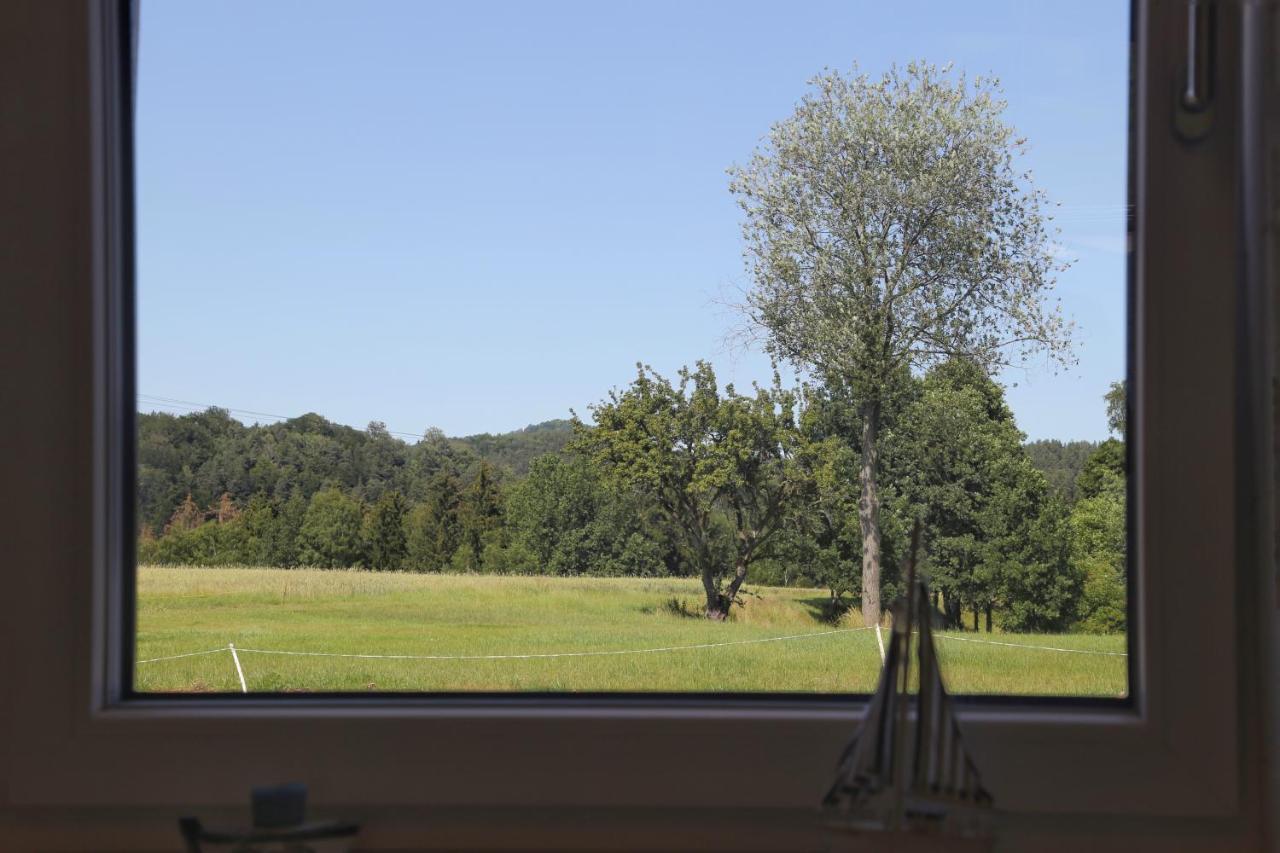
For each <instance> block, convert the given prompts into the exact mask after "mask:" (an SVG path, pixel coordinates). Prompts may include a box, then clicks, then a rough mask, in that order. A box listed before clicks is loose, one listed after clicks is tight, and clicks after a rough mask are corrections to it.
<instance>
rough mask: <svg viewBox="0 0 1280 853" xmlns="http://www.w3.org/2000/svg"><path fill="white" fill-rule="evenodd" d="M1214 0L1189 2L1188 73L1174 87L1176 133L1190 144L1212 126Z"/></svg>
mask: <svg viewBox="0 0 1280 853" xmlns="http://www.w3.org/2000/svg"><path fill="white" fill-rule="evenodd" d="M1214 5H1215V4H1214V0H1187V45H1186V48H1187V56H1186V65H1185V66H1184V69H1185V72H1184V74H1183V76H1181V77H1180V78H1179V79H1178V80H1177V83H1176V85H1175V97H1174V108H1173V126H1174V131H1175V132H1176V133H1177V134H1178V136H1180V137H1181V138H1182V139H1183V140H1185V141H1187V142H1196V141H1198V140H1201V139H1203V138H1204V137H1206V136H1208V135H1209V131H1210V130H1211V129H1212V127H1213V74H1214V61H1213V60H1214V56H1213V50H1214V24H1215V21H1214V11H1215V9H1214Z"/></svg>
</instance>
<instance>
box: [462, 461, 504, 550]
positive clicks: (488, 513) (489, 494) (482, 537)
mask: <svg viewBox="0 0 1280 853" xmlns="http://www.w3.org/2000/svg"><path fill="white" fill-rule="evenodd" d="M502 510H503V495H502V490H501V488H500V487H499V485H498V481H497V479H496V477H495V474H494V470H493V466H491V465H490V464H489V463H488V462H481V463H480V466H479V468H478V470H477V471H476V476H475V479H474V480H472V481H471V484H470V485H469V486H467V488H466V489H465V490H463V492H462V495H461V497H460V499H459V502H458V537H459V545H460V546H465V549H464V548H463V547H459V548H458V550H457V551H455V553H454V557H455V559H454V561H453V563H454V568H455V569H457V570H458V571H464V572H475V571H479V570H480V569H481V568H482V566H483V564H484V552H485V548H486V546H487V544H488V542H489V541H490V537H491V534H492V533H494V532H495V531H497V530H498V528H499V527H501V526H502Z"/></svg>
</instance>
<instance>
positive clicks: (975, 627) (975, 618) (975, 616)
mask: <svg viewBox="0 0 1280 853" xmlns="http://www.w3.org/2000/svg"><path fill="white" fill-rule="evenodd" d="M978 631H979V628H978V605H976V604H975V605H973V633H975V634H976V633H978Z"/></svg>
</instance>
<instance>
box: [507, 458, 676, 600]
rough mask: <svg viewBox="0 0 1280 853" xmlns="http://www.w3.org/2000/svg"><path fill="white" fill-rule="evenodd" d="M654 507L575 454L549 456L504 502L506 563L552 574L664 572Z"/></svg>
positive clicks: (534, 464)
mask: <svg viewBox="0 0 1280 853" xmlns="http://www.w3.org/2000/svg"><path fill="white" fill-rule="evenodd" d="M652 509H653V508H652V506H650V505H649V504H648V503H647V501H646V500H645V498H644V496H643V495H641V494H639V493H638V492H637V491H636V490H634V489H630V488H622V489H615V488H610V485H609V483H607V482H606V480H605V478H604V477H603V476H602V475H601V473H600V472H599V471H598V470H597V469H596V467H595V466H594V465H592V464H591V461H590V460H589V459H587V458H586V457H585V456H584V455H583V454H581V453H578V452H572V451H571V452H567V453H564V454H546V455H544V456H540V457H538V458H537V459H535V460H533V462H532V463H531V464H530V466H529V474H528V476H527V477H525V478H524V479H522V480H520V481H519V482H517V483H516V484H515V486H514V487H513V488H512V490H511V494H510V498H509V499H508V501H507V510H506V522H507V529H508V533H509V535H510V540H511V541H510V545H509V548H510V553H509V554H508V555H507V557H506V559H507V562H508V565H510V566H512V567H513V568H515V567H517V566H518V567H519V568H520V570H523V571H529V572H538V573H541V574H553V575H602V576H624V575H625V576H629V577H648V576H654V575H663V574H667V573H668V571H669V563H668V556H669V553H668V552H669V548H668V544H667V542H666V541H665V540H664V538H663V537H662V535H661V532H660V530H659V529H658V528H657V526H656V525H651V524H648V523H647V520H648V518H649V516H650V515H651V514H652Z"/></svg>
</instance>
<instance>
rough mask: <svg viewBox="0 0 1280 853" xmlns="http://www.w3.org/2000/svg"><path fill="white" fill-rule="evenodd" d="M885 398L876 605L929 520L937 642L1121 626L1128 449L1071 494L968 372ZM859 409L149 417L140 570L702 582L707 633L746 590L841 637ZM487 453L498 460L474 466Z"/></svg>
mask: <svg viewBox="0 0 1280 853" xmlns="http://www.w3.org/2000/svg"><path fill="white" fill-rule="evenodd" d="M886 399H888V400H889V401H890V402H889V404H888V405H887V406H886V409H885V412H884V413H883V418H884V424H885V428H884V430H883V431H882V440H881V445H882V446H881V448H880V450H879V453H880V454H881V464H882V471H883V477H882V479H883V482H884V488H883V498H882V519H883V523H884V534H883V536H882V539H881V548H882V550H883V553H884V555H885V572H884V576H883V578H882V580H883V588H884V594H886V595H888V596H892V595H894V594H896V591H897V585H898V583H899V581H900V579H899V578H898V577H897V575H896V569H897V565H898V561H899V559H900V557H901V552H902V549H903V547H905V543H904V537H905V536H906V531H907V530H908V529H909V526H910V523H911V520H912V519H913V518H915V517H916V516H919V517H921V519H922V520H923V521H924V525H925V530H926V545H927V552H928V554H927V559H926V563H925V566H924V568H925V570H926V571H927V572H928V573H929V576H930V578H931V580H932V586H933V589H934V590H935V592H936V594H937V599H938V600H937V607H938V611H939V614H940V618H942V619H943V620H944V621H945V622H946V623H947V624H949V625H952V626H957V627H959V626H960V625H961V622H962V618H963V616H962V615H965V614H967V615H968V617H969V618H970V619H972V620H973V622H972V623H969V624H970V625H971V626H972V627H975V628H977V627H986V628H987V629H988V630H990V629H991V628H992V627H993V626H994V625H997V624H998V625H999V626H1001V627H1002V628H1005V629H1008V630H1024V631H1048V630H1063V629H1067V628H1072V627H1082V628H1085V629H1088V630H1099V631H1110V630H1119V629H1122V628H1123V626H1124V615H1125V614H1124V610H1125V608H1124V595H1125V565H1124V507H1125V500H1124V488H1125V485H1124V482H1125V481H1124V450H1123V444H1122V443H1121V442H1120V441H1118V440H1115V439H1111V440H1109V441H1107V442H1103V443H1101V444H1097V445H1091V447H1092V448H1093V449H1092V451H1091V452H1090V453H1089V454H1088V455H1087V457H1086V458H1085V460H1084V462H1083V463H1082V464H1081V466H1080V470H1079V473H1078V475H1077V476H1076V479H1075V482H1074V483H1073V484H1072V489H1071V490H1070V492H1069V493H1064V492H1062V491H1061V490H1058V489H1055V488H1053V487H1051V485H1050V481H1049V478H1048V477H1047V476H1046V472H1045V470H1042V469H1041V468H1038V467H1037V466H1036V464H1035V462H1034V460H1033V458H1032V454H1031V452H1030V448H1031V447H1034V446H1035V445H1026V444H1025V443H1024V441H1023V436H1022V433H1021V432H1020V431H1019V430H1018V428H1017V426H1016V423H1015V422H1014V419H1013V415H1012V413H1011V412H1010V410H1009V409H1008V406H1007V405H1006V403H1005V401H1004V393H1003V390H1002V389H1001V388H1000V386H999V385H998V384H997V383H995V382H994V381H992V380H991V379H990V378H989V377H988V376H987V375H986V374H985V373H984V372H983V370H982V369H981V368H980V367H979V366H977V365H975V364H973V363H971V362H963V361H958V360H957V361H948V362H945V363H943V364H942V365H939V366H938V367H935V368H934V369H932V370H930V371H928V372H927V373H925V374H924V375H923V376H920V377H913V376H911V375H910V374H909V373H903V374H901V375H899V376H898V377H897V380H896V382H895V385H894V388H893V392H892V393H891V394H890V395H888V396H887V398H886ZM858 411H859V401H858V400H857V399H856V397H855V396H853V393H852V391H851V390H850V389H848V388H841V387H830V386H807V385H806V386H801V387H799V388H796V389H784V388H782V387H781V386H780V385H779V384H778V383H777V382H776V381H775V383H774V384H773V385H772V386H771V387H768V388H759V387H757V388H753V389H752V390H751V392H750V393H739V392H738V391H737V390H736V389H734V388H733V387H732V386H726V387H721V386H720V385H719V384H718V382H717V380H716V376H715V372H714V369H713V368H712V366H711V365H709V364H706V363H699V364H698V365H696V366H695V367H694V368H691V369H687V370H684V371H681V372H680V374H679V375H678V376H677V377H675V378H674V380H668V379H666V378H664V377H662V376H660V375H658V374H657V373H656V372H654V371H653V370H651V369H649V368H647V367H643V366H642V367H640V368H639V369H638V371H637V375H636V377H635V379H634V380H633V381H632V382H631V383H630V384H629V385H628V386H626V387H625V388H623V389H621V390H617V391H615V392H613V393H612V394H610V395H609V396H607V397H606V398H605V399H604V400H602V401H601V402H600V403H599V404H597V405H596V406H594V407H593V408H592V416H593V417H592V420H593V421H594V422H593V423H588V422H586V421H584V420H582V419H578V418H575V419H574V420H573V421H572V422H562V423H559V424H555V425H553V426H548V427H544V428H543V429H541V430H532V431H522V432H519V433H512V434H508V436H507V437H504V438H503V440H500V441H496V440H494V439H495V438H497V437H490V440H488V441H486V442H485V443H482V444H479V449H478V450H477V449H476V445H475V444H473V443H469V442H467V441H466V440H456V439H446V438H444V437H443V436H442V435H441V434H440V433H439V432H438V431H434V430H433V431H428V433H427V434H426V435H425V436H424V438H423V439H421V440H420V441H417V442H414V443H409V442H405V441H403V440H400V439H398V438H395V437H392V436H391V435H389V434H388V433H387V431H386V429H385V427H383V426H382V425H381V424H378V423H374V424H370V426H369V428H368V429H366V430H363V431H362V430H355V429H352V428H350V427H344V426H340V425H337V424H333V423H331V422H329V421H326V420H325V419H323V418H321V417H320V416H318V415H306V416H304V417H301V418H297V419H294V420H291V421H286V422H282V423H278V424H270V425H254V426H246V425H244V424H241V423H240V422H239V421H237V420H235V419H234V418H232V417H230V416H229V415H228V414H227V413H226V412H225V411H223V410H219V409H210V410H208V411H205V412H200V413H195V414H190V415H182V416H175V415H169V414H143V415H140V416H139V462H140V466H139V490H138V498H139V504H138V516H139V519H140V524H141V527H140V536H139V543H138V547H139V560H140V561H141V562H144V563H161V564H184V565H208V566H217V565H271V566H281V567H292V566H315V567H325V568H360V569H367V570H371V571H390V570H399V571H418V572H485V573H516V574H547V575H559V576H602V577H611V576H612V577H620V576H628V577H645V576H692V577H696V578H699V579H700V580H701V582H702V585H703V589H704V592H705V595H706V612H707V614H708V615H709V616H711V617H712V618H715V619H722V618H724V617H725V616H727V615H728V614H729V612H730V610H731V608H732V606H733V604H734V602H735V601H737V600H739V598H740V596H741V594H742V587H743V584H744V583H746V582H747V581H748V580H750V581H751V582H752V583H763V584H778V585H791V586H808V587H815V588H820V589H822V590H824V592H825V597H826V600H827V602H828V604H827V607H828V610H829V613H830V614H831V616H832V617H833V618H834V617H836V616H839V615H840V614H841V613H843V612H844V611H845V610H846V609H848V608H849V607H850V606H852V605H853V604H855V603H857V602H859V601H860V597H861V595H862V589H861V583H860V582H861V573H860V567H861V557H862V554H861V550H860V549H861V544H862V539H861V532H860V529H859V526H858V519H857V502H858V499H859V491H860V490H859V483H858V470H859V467H860V459H859V457H860V455H861V452H862V448H861V447H860V446H859V444H858V439H859V437H860V435H861V431H860V430H859V428H858V414H857V413H858ZM551 432H554V433H557V434H558V435H559V439H557V441H556V442H555V443H556V444H559V445H560V449H559V450H557V451H552V452H546V453H540V454H537V455H534V456H533V457H532V459H531V460H530V461H529V462H527V463H524V464H519V467H517V464H518V463H517V464H513V463H512V462H511V460H512V459H515V458H517V457H519V456H520V455H521V451H520V448H521V445H522V440H523V439H527V437H528V436H530V435H537V436H538V441H539V442H541V441H545V440H546V435H545V434H546V433H551ZM493 447H501V448H502V453H503V454H504V456H503V457H500V458H503V459H506V462H497V461H495V460H493V459H491V458H488V457H486V455H485V454H484V451H486V450H491V449H492V448H493ZM538 449H540V447H535V449H534V451H533V452H535V453H536V451H537V450H538ZM520 470H523V471H524V473H523V474H521V473H518V472H519V471H520ZM1047 470H1048V471H1049V472H1050V473H1052V472H1054V471H1058V470H1060V468H1053V467H1050V468H1049V469H1047ZM178 495H181V497H178ZM980 622H981V624H980Z"/></svg>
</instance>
